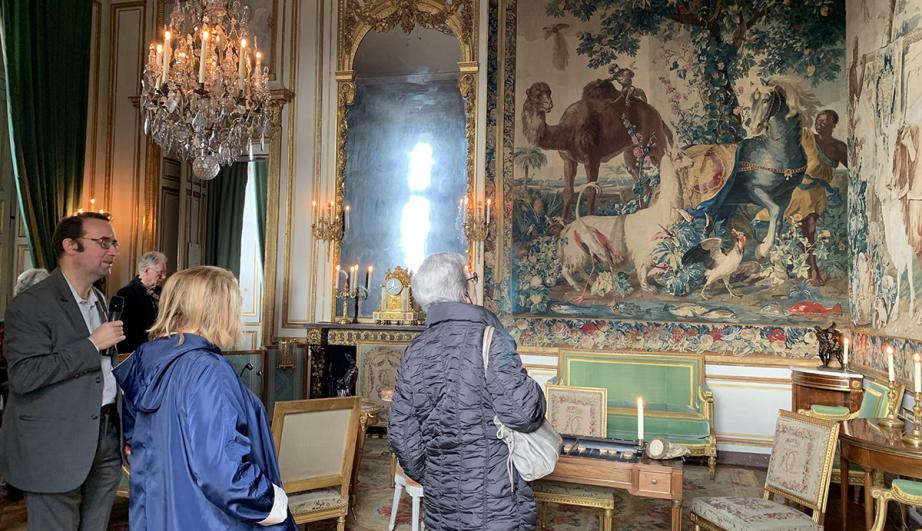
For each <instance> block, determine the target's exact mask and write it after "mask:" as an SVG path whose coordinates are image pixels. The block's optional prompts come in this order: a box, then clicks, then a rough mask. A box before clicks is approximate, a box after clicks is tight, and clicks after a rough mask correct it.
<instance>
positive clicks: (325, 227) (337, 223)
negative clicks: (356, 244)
mask: <svg viewBox="0 0 922 531" xmlns="http://www.w3.org/2000/svg"><path fill="white" fill-rule="evenodd" d="M311 212H312V214H313V216H312V218H313V219H314V222H313V223H311V233H313V235H314V239H316V240H320V241H324V242H332V241H337V242H338V241H341V240H342V239H343V231H344V230H345V227H346V225H347V223H348V219H349V207H348V206H346V207H345V208H344V209H343V210H342V211H340V214H339V216H338V217H337V216H336V209H335V206H334V204H333V202H332V201H330V206H329V208H321V209H320V212H319V217H318V212H317V201H311Z"/></svg>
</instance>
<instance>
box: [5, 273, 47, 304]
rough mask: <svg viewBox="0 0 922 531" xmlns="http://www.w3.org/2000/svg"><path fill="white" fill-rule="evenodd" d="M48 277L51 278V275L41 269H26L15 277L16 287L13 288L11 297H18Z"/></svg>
mask: <svg viewBox="0 0 922 531" xmlns="http://www.w3.org/2000/svg"><path fill="white" fill-rule="evenodd" d="M49 276H51V273H49V272H48V271H47V270H45V269H42V268H34V269H26V270H25V271H23V272H22V273H20V274H19V276H18V277H16V285H15V286H13V296H14V297H15V296H16V295H19V294H20V293H22V292H23V291H26V290H27V289H29V288H31V287H32V286H34V285H36V284H38V283H39V282H41V281H43V280H45V279H46V278H48V277H49Z"/></svg>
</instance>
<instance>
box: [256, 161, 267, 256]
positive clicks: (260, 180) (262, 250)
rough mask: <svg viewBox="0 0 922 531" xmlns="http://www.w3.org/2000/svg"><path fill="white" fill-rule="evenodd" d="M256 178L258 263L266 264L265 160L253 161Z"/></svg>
mask: <svg viewBox="0 0 922 531" xmlns="http://www.w3.org/2000/svg"><path fill="white" fill-rule="evenodd" d="M253 176H254V177H255V179H256V230H257V231H258V233H259V263H261V264H263V265H265V264H266V196H267V195H268V193H269V165H268V164H267V163H266V161H265V160H257V161H256V162H254V163H253Z"/></svg>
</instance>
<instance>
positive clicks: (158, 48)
mask: <svg viewBox="0 0 922 531" xmlns="http://www.w3.org/2000/svg"><path fill="white" fill-rule="evenodd" d="M157 53H163V45H162V44H158V45H157Z"/></svg>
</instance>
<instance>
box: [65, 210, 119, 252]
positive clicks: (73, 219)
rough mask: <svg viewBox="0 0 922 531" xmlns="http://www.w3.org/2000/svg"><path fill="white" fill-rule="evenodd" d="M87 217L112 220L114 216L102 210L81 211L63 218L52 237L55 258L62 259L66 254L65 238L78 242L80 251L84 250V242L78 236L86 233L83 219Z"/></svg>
mask: <svg viewBox="0 0 922 531" xmlns="http://www.w3.org/2000/svg"><path fill="white" fill-rule="evenodd" d="M85 219H99V220H102V221H111V219H112V217H111V216H110V215H109V214H102V213H100V212H81V213H79V214H74V215H73V216H68V217H66V218H64V219H62V220H61V221H60V223H58V226H57V227H55V229H54V235H53V236H52V237H51V249H52V250H53V251H54V258H55V260H60V258H61V256H63V255H64V240H66V239H68V238H69V239H71V240H74V241H76V242H77V250H78V251H81V252H82V251H83V243H82V242H81V241H80V240H79V239H78V238H80V237H81V236H83V235H84V234H86V233H85V232H84V231H83V220H85Z"/></svg>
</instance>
